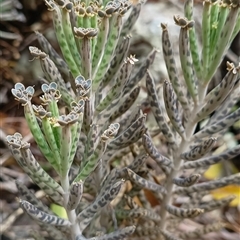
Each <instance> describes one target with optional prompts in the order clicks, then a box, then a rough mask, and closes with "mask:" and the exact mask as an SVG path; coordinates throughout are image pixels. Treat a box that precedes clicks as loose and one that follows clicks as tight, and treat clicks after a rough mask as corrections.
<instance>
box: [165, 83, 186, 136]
mask: <svg viewBox="0 0 240 240" xmlns="http://www.w3.org/2000/svg"><path fill="white" fill-rule="evenodd" d="M163 97H164V102H165V108H166V111H167V114H168V117H169V119H170V121H171V123H172V125H173V126H174V128H175V130H176V131H177V132H178V133H179V135H180V136H181V137H182V138H183V139H185V138H186V134H185V129H184V127H183V125H182V120H181V117H180V114H179V111H178V100H177V97H176V95H175V93H174V91H173V89H172V85H171V83H169V82H168V81H164V84H163Z"/></svg>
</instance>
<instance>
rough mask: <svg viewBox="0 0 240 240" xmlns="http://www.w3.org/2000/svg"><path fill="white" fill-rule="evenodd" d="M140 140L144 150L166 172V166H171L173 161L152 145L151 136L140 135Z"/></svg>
mask: <svg viewBox="0 0 240 240" xmlns="http://www.w3.org/2000/svg"><path fill="white" fill-rule="evenodd" d="M142 142H143V147H144V149H145V150H146V152H147V153H148V154H149V156H150V157H151V158H152V159H153V160H154V161H156V163H157V164H158V165H159V167H160V168H163V170H164V171H166V172H168V171H169V169H168V168H172V167H173V162H172V161H171V160H170V159H168V158H167V157H164V156H163V155H162V154H160V153H159V151H158V150H157V148H156V147H155V146H154V145H153V143H152V140H151V138H150V137H149V136H148V135H147V134H144V135H143V136H142Z"/></svg>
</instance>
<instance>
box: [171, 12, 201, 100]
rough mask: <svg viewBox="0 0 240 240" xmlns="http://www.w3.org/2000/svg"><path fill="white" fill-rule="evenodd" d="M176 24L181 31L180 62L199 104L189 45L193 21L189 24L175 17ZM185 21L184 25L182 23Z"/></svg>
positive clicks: (188, 86) (189, 86)
mask: <svg viewBox="0 0 240 240" xmlns="http://www.w3.org/2000/svg"><path fill="white" fill-rule="evenodd" d="M174 20H175V22H176V24H178V25H179V26H180V27H181V29H180V35H179V55H180V62H181V67H182V71H183V76H184V79H185V82H186V85H187V88H188V91H189V93H190V95H191V96H192V98H193V101H194V102H195V103H197V102H198V85H197V82H196V79H195V75H194V70H193V67H192V58H191V52H190V46H189V45H190V44H189V30H190V28H191V27H192V24H193V21H191V22H188V21H186V20H184V18H181V17H179V18H178V17H176V16H175V17H174ZM181 20H183V23H182V21H181Z"/></svg>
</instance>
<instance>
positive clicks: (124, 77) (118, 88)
mask: <svg viewBox="0 0 240 240" xmlns="http://www.w3.org/2000/svg"><path fill="white" fill-rule="evenodd" d="M131 71H132V63H131V62H130V60H126V62H125V63H124V64H123V66H122V67H121V69H120V72H119V74H118V75H117V79H116V82H115V84H114V85H113V87H112V88H110V89H109V91H108V93H107V95H106V97H105V98H104V99H103V100H102V101H101V102H100V103H99V105H98V106H97V107H96V111H98V112H101V111H102V110H104V109H105V108H106V107H107V106H108V105H109V104H110V103H111V102H112V101H113V100H114V99H117V98H119V97H120V95H121V92H122V89H123V87H124V86H125V84H126V82H127V81H128V79H129V77H130V74H131Z"/></svg>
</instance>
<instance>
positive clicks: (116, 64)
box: [97, 37, 130, 93]
mask: <svg viewBox="0 0 240 240" xmlns="http://www.w3.org/2000/svg"><path fill="white" fill-rule="evenodd" d="M129 46H130V37H125V38H124V40H123V42H122V44H121V45H118V46H117V47H116V50H115V55H114V57H113V59H112V60H111V62H110V66H109V68H108V71H107V72H106V74H105V75H104V78H103V80H102V81H101V83H100V85H99V88H98V90H97V93H100V92H101V91H102V90H103V88H104V87H106V86H107V84H108V83H109V82H110V81H112V79H114V78H115V76H116V75H117V73H118V72H119V70H120V69H121V66H122V65H123V59H125V58H126V57H127V54H128V49H129Z"/></svg>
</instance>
